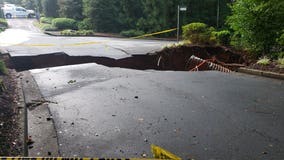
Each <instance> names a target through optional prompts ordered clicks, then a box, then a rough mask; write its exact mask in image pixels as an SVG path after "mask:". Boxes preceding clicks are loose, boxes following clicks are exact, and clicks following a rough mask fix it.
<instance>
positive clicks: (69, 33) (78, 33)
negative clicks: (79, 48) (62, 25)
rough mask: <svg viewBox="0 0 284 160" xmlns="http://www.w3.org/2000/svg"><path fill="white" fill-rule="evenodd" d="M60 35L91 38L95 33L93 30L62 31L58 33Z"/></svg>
mask: <svg viewBox="0 0 284 160" xmlns="http://www.w3.org/2000/svg"><path fill="white" fill-rule="evenodd" d="M60 34H61V35H65V36H91V35H94V34H95V32H94V31H93V30H79V31H74V30H70V29H68V30H63V31H61V32H60Z"/></svg>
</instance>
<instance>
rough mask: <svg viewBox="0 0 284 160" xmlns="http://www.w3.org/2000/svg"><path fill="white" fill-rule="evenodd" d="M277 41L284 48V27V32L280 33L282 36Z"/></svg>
mask: <svg viewBox="0 0 284 160" xmlns="http://www.w3.org/2000/svg"><path fill="white" fill-rule="evenodd" d="M276 42H277V43H278V44H279V45H281V46H282V47H283V49H284V29H283V30H282V34H281V35H280V37H279V38H277V39H276Z"/></svg>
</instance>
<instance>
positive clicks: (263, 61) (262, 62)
mask: <svg viewBox="0 0 284 160" xmlns="http://www.w3.org/2000/svg"><path fill="white" fill-rule="evenodd" d="M256 63H257V64H260V65H265V66H266V65H269V64H270V59H269V58H268V57H266V56H264V57H262V58H260V59H259V60H258V61H257V62H256Z"/></svg>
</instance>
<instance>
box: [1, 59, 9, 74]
mask: <svg viewBox="0 0 284 160" xmlns="http://www.w3.org/2000/svg"><path fill="white" fill-rule="evenodd" d="M7 73H8V70H7V68H6V65H5V62H4V61H2V60H0V75H3V74H7Z"/></svg>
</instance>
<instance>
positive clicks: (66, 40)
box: [0, 19, 173, 59]
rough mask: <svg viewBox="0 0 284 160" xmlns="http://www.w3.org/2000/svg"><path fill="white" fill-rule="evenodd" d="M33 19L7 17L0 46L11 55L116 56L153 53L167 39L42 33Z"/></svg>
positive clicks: (165, 42) (0, 37)
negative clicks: (7, 25) (66, 35)
mask: <svg viewBox="0 0 284 160" xmlns="http://www.w3.org/2000/svg"><path fill="white" fill-rule="evenodd" d="M34 22H35V20H32V19H8V23H9V25H10V27H11V28H10V29H7V30H6V31H5V32H4V33H1V34H0V47H2V48H5V49H6V50H8V51H9V52H10V54H11V55H12V56H26V55H39V54H47V53H54V52H65V53H67V54H68V55H70V56H83V55H89V56H98V57H110V58H115V59H120V58H125V57H129V56H131V55H133V54H146V53H153V52H155V51H157V50H160V49H161V48H162V47H163V46H165V45H167V44H171V43H173V42H169V41H157V40H133V39H123V38H103V37H53V36H48V35H45V34H43V33H41V32H40V31H39V30H38V29H37V28H36V27H35V26H34V25H33V23H34Z"/></svg>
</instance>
